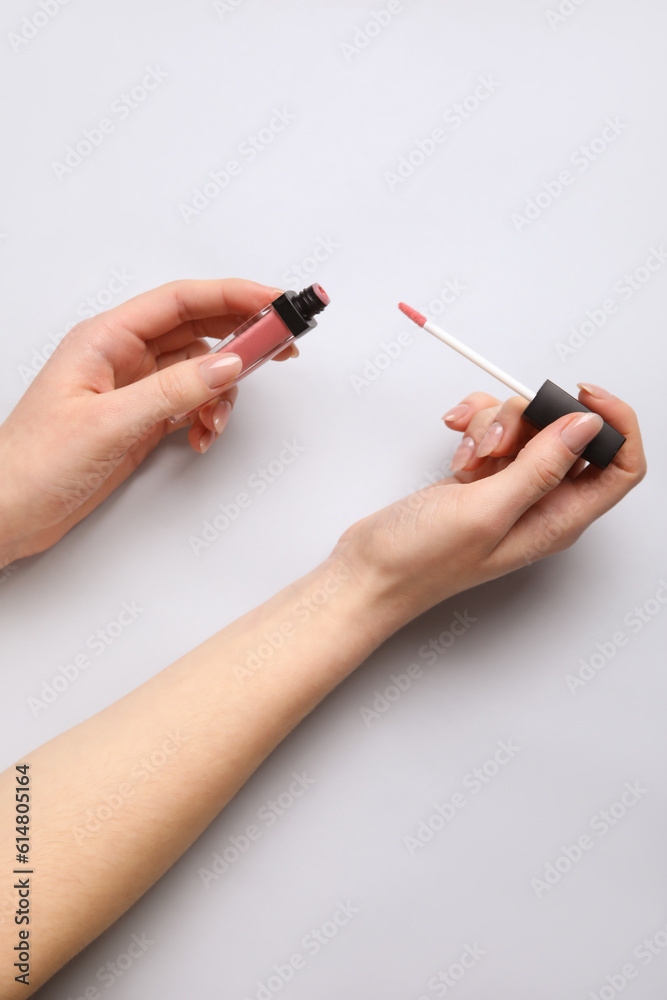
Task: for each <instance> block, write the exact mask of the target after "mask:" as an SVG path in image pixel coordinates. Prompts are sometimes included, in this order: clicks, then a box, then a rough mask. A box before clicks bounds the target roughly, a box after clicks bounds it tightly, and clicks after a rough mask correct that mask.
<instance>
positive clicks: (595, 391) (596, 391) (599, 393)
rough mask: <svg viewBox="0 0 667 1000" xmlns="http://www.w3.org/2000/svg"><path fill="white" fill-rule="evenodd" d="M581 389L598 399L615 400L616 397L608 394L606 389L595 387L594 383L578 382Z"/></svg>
mask: <svg viewBox="0 0 667 1000" xmlns="http://www.w3.org/2000/svg"><path fill="white" fill-rule="evenodd" d="M577 386H578V388H579V389H583V390H584V392H587V393H588V394H589V395H590V396H594V397H595V398H596V399H615V398H616V397H615V396H613V395H612V393H610V392H607V390H606V389H601V388H600V386H599V385H593V383H592V382H577Z"/></svg>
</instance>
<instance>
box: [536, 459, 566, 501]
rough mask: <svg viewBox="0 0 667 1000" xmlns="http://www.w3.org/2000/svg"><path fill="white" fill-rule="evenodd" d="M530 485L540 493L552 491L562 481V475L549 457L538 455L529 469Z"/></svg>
mask: <svg viewBox="0 0 667 1000" xmlns="http://www.w3.org/2000/svg"><path fill="white" fill-rule="evenodd" d="M528 475H529V479H530V485H531V486H532V487H533V488H534V489H535V490H536V491H537V492H539V493H550V492H551V490H553V489H555V488H556V486H558V484H559V483H560V481H561V479H562V475H561V472H560V470H559V469H558V467H557V466H555V465H554V463H553V461H552V460H551V459H549V458H545V457H544V456H542V455H536V456H535V457H534V458H533V459H532V462H531V467H530V469H529V470H528Z"/></svg>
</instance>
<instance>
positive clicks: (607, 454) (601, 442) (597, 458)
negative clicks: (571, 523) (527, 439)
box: [522, 379, 625, 469]
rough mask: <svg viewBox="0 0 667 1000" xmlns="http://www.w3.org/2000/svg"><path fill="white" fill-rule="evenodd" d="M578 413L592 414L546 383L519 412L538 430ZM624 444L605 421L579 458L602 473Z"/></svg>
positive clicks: (552, 384) (563, 392)
mask: <svg viewBox="0 0 667 1000" xmlns="http://www.w3.org/2000/svg"><path fill="white" fill-rule="evenodd" d="M578 411H580V412H581V413H593V410H589V408H588V407H587V406H584V404H583V403H580V402H579V400H578V399H575V397H574V396H571V395H570V394H569V392H565V389H561V387H560V386H558V385H556V384H555V383H554V382H550V381H549V379H547V380H546V382H545V383H544V385H543V386H542V388H541V389H539V390H538V392H537V393H536V395H535V398H534V399H532V400H531V401H530V403H529V404H528V406H527V407H526V409H525V410H524V411H523V414H522V416H523V419H524V420H526V421H527V422H528V423H529V424H532V426H533V427H537V428H538V430H542V428H543V427H546V426H547V424H552V423H553V422H554V420H558V418H559V417H562V416H564V415H565V414H566V413H576V412H578ZM624 441H625V438H624V437H623V435H622V434H619V432H618V431H617V430H616V429H615V428H614V427H612V426H611V424H608V423H607V422H606V421H605V423H604V424H603V425H602V429H601V430H600V433H599V434H596V435H595V437H594V438H593V440H592V441H591V442H590V444H588V445H587V446H586V448H585V449H584V451H583V452H582V455H581V457H582V458H585V459H586V461H587V462H590V463H591V464H592V465H596V466H597V467H598V469H606V467H607V466H608V465H609V463H610V462H611V460H612V458H613V457H614V455H615V454H616V452H617V451H618V449H619V448H620V447H621V445H622V444H623V442H624Z"/></svg>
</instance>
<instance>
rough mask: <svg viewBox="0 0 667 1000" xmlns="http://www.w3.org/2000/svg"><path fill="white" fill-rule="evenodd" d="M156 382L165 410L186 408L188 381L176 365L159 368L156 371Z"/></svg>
mask: <svg viewBox="0 0 667 1000" xmlns="http://www.w3.org/2000/svg"><path fill="white" fill-rule="evenodd" d="M157 384H158V390H159V393H160V395H161V397H162V400H163V401H164V403H165V408H166V409H167V410H171V409H174V408H180V407H186V408H187V399H188V382H187V379H186V378H185V376H184V374H183V373H181V372H179V371H178V368H177V367H176V366H172V367H171V368H161V369H160V370H159V371H158V372H157Z"/></svg>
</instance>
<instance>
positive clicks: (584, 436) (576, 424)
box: [560, 413, 604, 455]
mask: <svg viewBox="0 0 667 1000" xmlns="http://www.w3.org/2000/svg"><path fill="white" fill-rule="evenodd" d="M603 423H604V420H603V419H602V417H601V416H600V414H599V413H582V414H581V416H580V417H576V418H575V419H574V420H572V421H571V423H569V424H566V426H565V427H564V428H563V430H562V431H561V433H560V437H561V441H562V442H563V444H564V445H565V446H566V447H567V448H569V449H570V451H573V452H574V453H575V455H576V454H577V452H580V451H583V449H584V448H585V447H586V445H587V444H589V442H590V441H592V440H593V438H594V437H595V435H596V434H598V433H599V432H600V430H601V428H602V425H603Z"/></svg>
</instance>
